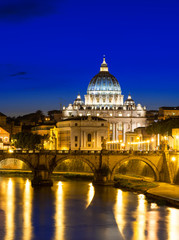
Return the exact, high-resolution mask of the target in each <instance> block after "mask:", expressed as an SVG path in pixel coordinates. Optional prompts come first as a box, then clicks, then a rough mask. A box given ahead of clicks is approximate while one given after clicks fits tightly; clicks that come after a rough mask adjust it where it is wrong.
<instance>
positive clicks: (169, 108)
mask: <svg viewBox="0 0 179 240" xmlns="http://www.w3.org/2000/svg"><path fill="white" fill-rule="evenodd" d="M159 109H162V110H179V107H160V108H159Z"/></svg>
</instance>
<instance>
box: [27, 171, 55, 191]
mask: <svg viewBox="0 0 179 240" xmlns="http://www.w3.org/2000/svg"><path fill="white" fill-rule="evenodd" d="M31 184H32V186H33V187H35V186H53V181H52V179H51V173H50V172H49V171H48V170H47V169H44V168H38V169H35V170H34V178H33V179H32V181H31Z"/></svg>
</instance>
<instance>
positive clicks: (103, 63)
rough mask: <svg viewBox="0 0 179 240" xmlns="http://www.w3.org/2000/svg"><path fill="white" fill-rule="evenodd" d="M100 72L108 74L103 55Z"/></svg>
mask: <svg viewBox="0 0 179 240" xmlns="http://www.w3.org/2000/svg"><path fill="white" fill-rule="evenodd" d="M100 72H108V65H107V63H106V60H105V55H104V56H103V62H102V64H101V67H100Z"/></svg>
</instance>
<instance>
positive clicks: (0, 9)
mask: <svg viewBox="0 0 179 240" xmlns="http://www.w3.org/2000/svg"><path fill="white" fill-rule="evenodd" d="M60 1H61V0H5V1H3V2H1V1H0V19H2V18H3V19H7V20H21V19H25V18H30V17H34V16H43V15H47V14H50V13H53V12H55V11H56V9H57V3H59V2H60Z"/></svg>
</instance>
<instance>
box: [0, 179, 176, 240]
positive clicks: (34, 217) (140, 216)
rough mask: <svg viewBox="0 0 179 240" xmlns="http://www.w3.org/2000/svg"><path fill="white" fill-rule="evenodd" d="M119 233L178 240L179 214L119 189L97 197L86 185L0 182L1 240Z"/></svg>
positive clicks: (133, 239) (128, 238)
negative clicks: (39, 185) (36, 185)
mask: <svg viewBox="0 0 179 240" xmlns="http://www.w3.org/2000/svg"><path fill="white" fill-rule="evenodd" d="M103 213H104V214H103ZM98 214H99V215H98ZM95 226H96V228H95ZM115 226H116V227H115ZM94 228H95V229H94ZM110 229H111V232H110ZM115 231H116V232H118V233H119V232H120V235H119V237H118V238H116V239H125V240H145V239H146V240H158V239H159V240H160V239H161V240H179V209H175V208H170V207H164V206H158V205H157V204H156V203H154V202H153V203H148V202H147V200H146V198H145V196H144V195H143V194H139V195H137V194H133V193H131V192H125V191H122V190H120V189H113V188H110V187H109V188H108V187H105V189H103V190H102V188H96V191H95V187H93V185H92V184H91V183H89V182H84V181H78V182H75V181H72V182H70V181H68V182H61V181H59V182H57V181H56V182H54V186H53V188H51V189H46V190H45V189H33V188H32V187H31V183H30V181H29V180H26V179H23V178H6V177H2V178H0V239H1V240H16V239H18V240H21V239H22V240H34V239H35V240H36V239H37V240H41V239H42V240H46V239H48V240H76V239H78V240H80V239H81V240H86V239H89V238H86V236H88V235H89V236H93V233H95V235H94V236H93V239H95V240H98V239H99V240H101V239H109V240H111V239H110V237H109V236H110V234H113V235H114V236H117V234H115ZM42 233H43V234H42ZM74 233H75V234H74ZM84 236H85V239H84ZM121 236H123V237H121ZM112 239H114V240H115V238H112Z"/></svg>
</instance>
